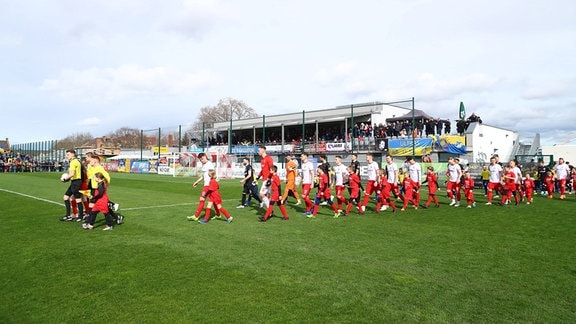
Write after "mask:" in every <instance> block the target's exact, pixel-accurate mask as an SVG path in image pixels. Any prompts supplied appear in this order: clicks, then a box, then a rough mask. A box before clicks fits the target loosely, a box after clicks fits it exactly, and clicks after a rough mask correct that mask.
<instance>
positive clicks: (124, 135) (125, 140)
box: [108, 126, 141, 148]
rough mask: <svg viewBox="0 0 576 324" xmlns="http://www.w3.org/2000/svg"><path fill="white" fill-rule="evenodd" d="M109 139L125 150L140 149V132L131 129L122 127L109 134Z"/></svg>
mask: <svg viewBox="0 0 576 324" xmlns="http://www.w3.org/2000/svg"><path fill="white" fill-rule="evenodd" d="M108 137H109V138H110V140H111V141H112V142H114V143H115V145H118V146H120V147H123V148H137V147H140V141H141V139H140V130H139V129H136V128H130V127H126V126H125V127H121V128H119V129H117V130H115V131H114V132H112V133H109V134H108Z"/></svg>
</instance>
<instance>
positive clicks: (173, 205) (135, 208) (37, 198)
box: [0, 188, 236, 211]
mask: <svg viewBox="0 0 576 324" xmlns="http://www.w3.org/2000/svg"><path fill="white" fill-rule="evenodd" d="M0 191H4V192H7V193H10V194H13V195H18V196H22V197H26V198H30V199H35V200H39V201H43V202H47V203H50V204H54V205H58V206H64V203H61V202H56V201H52V200H48V199H44V198H40V197H36V196H32V195H28V194H25V193H21V192H17V191H12V190H7V189H2V188H0ZM233 200H236V199H226V200H224V201H233ZM197 204H198V203H197V202H192V203H181V204H170V205H157V206H143V207H131V208H123V209H122V210H128V211H129V210H140V209H152V208H165V207H177V206H190V205H197Z"/></svg>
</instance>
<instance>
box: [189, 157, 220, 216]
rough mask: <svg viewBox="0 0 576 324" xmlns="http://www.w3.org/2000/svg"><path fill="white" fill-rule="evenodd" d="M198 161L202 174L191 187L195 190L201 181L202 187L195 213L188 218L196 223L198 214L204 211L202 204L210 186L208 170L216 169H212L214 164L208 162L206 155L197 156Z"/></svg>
mask: <svg viewBox="0 0 576 324" xmlns="http://www.w3.org/2000/svg"><path fill="white" fill-rule="evenodd" d="M198 159H199V160H200V163H202V174H201V175H200V177H199V178H198V179H197V180H196V181H194V184H193V186H194V188H196V186H198V184H199V183H200V181H202V182H203V183H204V185H203V187H202V193H201V194H200V201H199V202H198V208H197V209H196V212H195V213H194V215H193V216H188V219H189V220H193V221H197V220H198V218H199V217H200V213H202V210H204V204H205V203H206V194H207V193H208V187H209V185H210V179H211V178H210V174H209V172H210V170H215V169H216V168H215V167H214V163H212V162H210V161H208V156H207V155H206V153H200V154H198ZM217 212H218V211H217Z"/></svg>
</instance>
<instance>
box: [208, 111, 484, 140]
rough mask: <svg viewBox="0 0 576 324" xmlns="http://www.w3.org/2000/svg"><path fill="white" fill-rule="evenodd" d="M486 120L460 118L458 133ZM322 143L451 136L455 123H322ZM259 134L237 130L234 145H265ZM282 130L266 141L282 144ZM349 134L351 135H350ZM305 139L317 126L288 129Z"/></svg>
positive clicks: (289, 134)
mask: <svg viewBox="0 0 576 324" xmlns="http://www.w3.org/2000/svg"><path fill="white" fill-rule="evenodd" d="M473 122H479V123H482V119H480V117H478V116H477V115H476V114H474V113H473V114H472V115H471V116H470V117H468V118H467V119H466V120H462V121H458V122H457V123H456V128H457V133H458V134H460V135H463V134H464V132H465V131H466V129H467V128H468V126H469V125H470V123H473ZM318 130H319V134H318V141H319V142H326V143H327V142H332V143H339V142H346V141H350V140H351V138H354V139H359V140H363V139H365V138H375V139H384V138H410V137H412V136H415V137H429V136H436V135H448V134H451V131H452V123H451V122H450V120H449V119H440V118H417V119H415V120H414V124H413V123H412V119H410V118H409V119H405V120H398V121H392V122H387V123H379V124H373V125H372V124H370V122H367V121H360V122H357V123H355V124H354V125H353V126H352V127H349V128H348V132H344V128H343V127H341V126H334V125H333V124H332V125H328V126H326V125H322V124H320V125H319V129H318ZM259 135H261V133H259V134H257V136H256V138H255V143H253V142H254V136H253V133H252V131H244V132H242V131H237V132H233V133H232V144H233V145H259V144H262V137H261V136H259ZM281 136H282V134H281V131H280V130H279V129H277V128H271V129H269V130H268V129H267V132H266V141H265V143H266V144H280V143H281V142H282V137H281ZM346 136H347V138H346ZM302 141H304V142H306V143H310V142H312V143H313V142H315V141H316V129H315V128H313V127H306V128H305V131H304V137H302V131H301V129H298V130H294V129H285V134H284V143H289V144H300V143H302ZM205 144H206V145H208V146H212V145H228V136H227V134H226V133H217V134H215V135H214V136H209V137H208V138H207V141H206V142H205Z"/></svg>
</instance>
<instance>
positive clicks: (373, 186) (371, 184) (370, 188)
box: [360, 153, 380, 213]
mask: <svg viewBox="0 0 576 324" xmlns="http://www.w3.org/2000/svg"><path fill="white" fill-rule="evenodd" d="M366 163H367V164H368V165H367V166H366V168H367V171H368V184H366V189H365V191H364V194H365V196H364V202H363V203H362V206H361V207H360V213H363V212H364V211H365V210H366V205H367V204H368V201H369V200H370V196H371V195H372V193H374V192H376V191H378V169H380V167H379V166H378V163H377V162H374V157H373V156H372V153H367V154H366Z"/></svg>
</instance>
